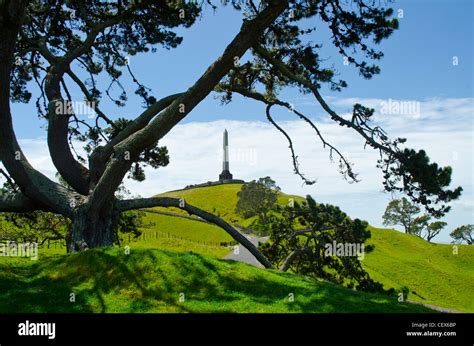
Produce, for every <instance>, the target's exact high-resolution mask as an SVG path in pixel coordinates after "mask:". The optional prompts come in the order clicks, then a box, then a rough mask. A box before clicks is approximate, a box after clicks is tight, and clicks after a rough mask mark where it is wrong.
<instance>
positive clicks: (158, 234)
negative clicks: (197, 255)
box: [121, 230, 239, 247]
mask: <svg viewBox="0 0 474 346" xmlns="http://www.w3.org/2000/svg"><path fill="white" fill-rule="evenodd" d="M159 238H167V239H178V240H181V241H187V242H190V243H194V244H200V245H206V246H221V247H229V246H235V245H238V244H239V243H238V242H237V241H235V240H232V241H225V242H211V241H203V240H195V239H190V238H185V237H181V236H178V235H176V234H172V233H168V232H162V231H150V230H148V231H145V232H142V234H141V235H140V236H138V237H135V236H134V235H132V234H126V235H123V236H122V239H121V242H122V243H124V244H130V243H134V242H138V241H147V240H156V239H159Z"/></svg>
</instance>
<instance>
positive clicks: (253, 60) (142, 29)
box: [0, 0, 462, 266]
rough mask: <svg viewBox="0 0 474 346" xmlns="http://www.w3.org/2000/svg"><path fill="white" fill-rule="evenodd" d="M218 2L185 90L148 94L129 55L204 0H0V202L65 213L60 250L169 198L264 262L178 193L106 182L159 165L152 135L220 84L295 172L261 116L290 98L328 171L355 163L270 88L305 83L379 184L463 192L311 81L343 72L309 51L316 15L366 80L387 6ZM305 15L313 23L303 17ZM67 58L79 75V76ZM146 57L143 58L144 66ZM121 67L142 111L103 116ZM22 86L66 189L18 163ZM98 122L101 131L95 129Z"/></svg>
mask: <svg viewBox="0 0 474 346" xmlns="http://www.w3.org/2000/svg"><path fill="white" fill-rule="evenodd" d="M215 2H216V3H217V1H215ZM220 3H222V6H226V5H231V6H233V7H234V8H235V10H237V11H240V13H241V14H242V17H243V23H242V26H241V28H240V30H239V31H238V32H237V33H236V35H235V37H234V38H233V39H232V40H231V41H230V42H229V43H228V44H227V46H226V48H225V49H224V51H223V53H222V54H221V55H220V56H219V57H216V59H215V60H214V62H213V63H212V64H211V65H210V66H209V67H208V69H207V70H206V71H205V72H204V73H203V74H202V75H201V76H200V77H199V78H198V79H197V80H196V82H195V83H194V84H193V85H191V86H185V87H184V88H183V90H185V91H182V92H177V93H176V94H172V95H168V96H164V97H161V98H156V97H154V96H152V91H151V90H150V89H149V88H147V87H146V86H145V85H143V84H142V83H140V82H139V80H138V79H137V78H136V76H135V75H134V74H133V71H132V69H131V67H130V65H129V64H128V63H127V62H128V57H133V56H135V55H136V54H141V53H147V52H150V51H151V53H154V52H155V51H156V50H157V49H158V47H164V48H166V49H172V48H175V47H177V46H178V45H179V44H180V43H181V41H182V38H181V37H180V36H178V35H177V34H176V32H175V29H176V28H177V27H179V26H183V27H189V26H191V25H193V24H194V23H195V21H196V19H197V18H199V17H200V16H201V15H203V14H204V12H203V10H204V9H205V8H206V7H209V6H210V7H212V8H214V9H216V8H217V6H216V5H215V4H214V1H213V0H207V1H201V2H197V1H192V2H191V1H189V2H188V1H172V0H170V1H155V0H141V1H136V0H122V1H117V2H112V1H101V0H78V1H70V0H38V1H26V0H2V1H0V8H1V12H0V124H1V126H0V159H1V161H2V164H3V166H4V167H5V169H6V173H7V176H8V179H12V180H13V181H15V183H16V184H17V185H18V186H19V187H20V190H19V191H18V192H17V193H16V194H15V195H14V196H8V197H5V198H2V199H1V200H0V211H8V212H27V211H34V210H43V211H51V212H54V213H57V214H61V215H64V216H65V217H68V218H69V219H71V220H72V231H71V234H72V240H71V245H70V247H69V251H71V252H75V251H81V250H84V249H87V248H94V247H100V246H107V245H112V244H113V243H114V234H115V230H116V228H117V225H118V218H119V213H120V212H123V211H126V210H131V209H138V208H144V207H154V206H161V207H179V208H181V209H183V210H186V211H187V212H189V213H193V214H196V215H198V216H200V217H202V218H204V219H206V220H207V221H209V222H213V223H215V224H216V225H218V226H220V227H222V228H223V229H224V230H226V231H227V232H228V233H229V234H230V235H231V236H232V237H233V238H234V239H235V240H237V241H238V242H240V243H241V244H242V245H243V246H244V247H246V248H247V249H249V251H251V253H252V254H254V255H255V256H256V257H257V259H258V260H260V261H261V262H262V263H263V264H264V265H265V266H271V264H270V263H269V262H268V261H267V260H266V258H265V257H264V256H263V255H262V254H261V253H260V252H259V251H258V250H257V249H256V247H255V246H254V245H253V244H252V243H251V242H250V241H249V240H248V239H247V238H245V237H244V236H242V235H241V234H240V233H239V232H237V231H236V230H235V229H234V228H233V227H232V226H230V225H229V224H227V223H226V222H224V221H223V220H222V219H220V218H217V217H216V216H214V215H212V214H210V213H208V212H206V211H204V210H201V209H199V208H196V207H193V206H191V205H189V204H187V203H183V201H180V200H179V199H171V198H149V199H146V198H143V199H129V200H117V198H116V197H115V195H114V194H115V191H116V190H117V188H118V187H119V186H120V184H121V182H122V180H123V179H124V178H125V177H126V175H127V172H128V173H129V174H130V172H133V169H136V171H137V174H136V175H135V176H136V177H137V178H139V179H143V178H145V177H144V176H143V174H142V173H143V171H142V170H140V167H142V165H143V164H149V165H151V166H153V167H156V166H159V165H160V163H159V162H160V161H161V160H160V159H158V157H162V158H163V156H162V154H164V152H163V149H161V150H160V149H159V148H160V147H158V141H159V140H161V139H162V138H163V137H164V136H166V135H167V133H168V132H169V131H170V130H171V129H172V128H173V127H174V126H175V125H176V124H178V123H179V122H180V121H181V120H182V119H184V118H185V117H186V116H187V115H188V114H189V113H190V112H191V111H192V110H193V109H194V107H196V106H197V105H198V104H199V103H200V102H201V101H202V100H203V99H204V98H206V97H207V96H208V95H209V94H210V93H211V92H213V91H215V92H219V93H221V95H222V99H223V101H224V102H231V101H232V97H233V95H234V94H240V95H243V96H245V97H247V98H249V99H252V100H255V101H258V102H262V103H264V104H265V105H266V116H267V118H268V120H269V121H270V123H271V124H273V125H274V126H275V128H276V129H277V130H278V131H280V132H281V133H282V134H283V135H284V136H285V138H286V139H287V140H288V143H289V146H290V152H291V155H292V159H293V168H294V170H295V173H296V174H298V175H299V176H300V177H301V178H302V179H303V181H304V182H305V183H307V184H311V183H313V182H314V181H313V180H310V179H307V178H306V177H305V176H304V175H303V174H302V173H301V172H300V170H299V166H298V161H297V155H296V154H295V151H294V148H293V144H292V140H291V137H290V136H289V135H288V134H287V133H286V132H285V130H284V129H283V128H282V127H281V126H279V125H278V124H277V123H276V122H275V120H274V119H273V117H272V114H271V111H272V110H273V108H274V107H277V106H280V107H286V108H288V109H291V110H292V111H293V112H294V113H293V114H295V115H296V116H298V117H299V118H301V119H302V120H304V121H306V122H307V123H308V125H309V126H310V127H312V129H314V131H315V138H317V139H319V140H320V141H321V143H322V144H323V146H324V147H325V148H328V149H329V154H330V157H331V158H333V157H334V156H335V157H336V158H337V159H338V160H339V167H340V171H341V173H342V174H344V176H345V177H347V178H348V179H350V180H353V181H356V180H357V178H356V177H357V175H356V173H355V172H354V171H353V168H352V165H351V163H350V162H349V161H348V160H347V159H346V158H345V157H344V156H343V155H342V154H341V150H339V149H338V148H336V147H334V146H333V145H332V144H331V143H329V142H327V141H326V139H325V138H324V136H323V133H322V132H321V131H320V130H319V128H318V127H317V126H316V125H315V124H314V123H313V122H312V121H311V120H310V118H309V117H307V116H306V115H304V114H302V113H301V112H299V111H298V110H295V109H293V108H292V107H291V105H290V104H289V103H287V102H285V101H283V100H280V99H279V98H278V95H279V92H280V90H282V89H285V88H292V87H293V88H298V90H300V91H301V92H303V93H309V94H311V95H313V96H314V99H315V102H316V103H318V104H319V105H321V106H322V107H323V109H324V110H325V111H326V113H327V114H328V116H329V119H330V120H331V121H332V122H333V123H334V124H335V125H341V126H345V127H347V128H349V129H352V130H354V131H356V132H357V133H358V134H359V135H360V136H361V137H362V140H363V142H364V144H365V145H368V146H369V147H372V148H374V149H375V150H377V151H379V153H380V157H381V159H380V160H379V162H378V167H380V169H381V170H382V172H383V174H384V187H385V189H386V190H387V191H394V190H396V191H402V190H403V191H405V192H406V193H407V194H408V196H410V198H412V200H414V201H415V202H417V203H421V204H422V205H424V206H425V208H426V209H427V211H429V212H430V213H432V214H437V215H442V214H444V213H445V212H447V210H449V207H448V206H446V203H447V202H449V201H451V200H453V199H456V198H458V197H459V195H460V193H461V190H462V189H461V188H460V187H458V188H455V189H453V190H450V189H449V188H448V187H449V184H450V181H451V168H450V167H443V168H441V167H439V166H438V165H437V164H436V163H430V161H429V158H428V156H427V155H426V153H425V152H424V151H423V150H420V151H415V150H412V149H409V148H401V147H400V146H401V145H402V144H404V143H405V142H406V140H405V139H403V138H397V139H394V140H390V139H389V137H388V135H387V134H386V133H385V132H384V131H383V130H382V129H381V128H380V127H378V126H372V125H371V123H370V120H371V116H372V115H373V113H374V110H373V109H369V108H367V107H364V106H363V105H360V104H355V105H354V107H353V111H352V118H350V119H346V118H345V117H343V116H341V115H339V114H337V113H336V112H334V111H333V110H332V109H331V107H330V106H329V104H328V103H326V101H325V100H324V98H323V97H322V96H321V88H322V86H323V85H326V86H328V87H329V88H330V89H331V90H333V91H339V90H341V89H342V88H345V87H346V86H347V83H346V82H345V81H342V80H336V76H337V73H336V71H335V70H334V69H333V68H331V67H330V66H331V64H329V65H328V66H329V67H327V66H324V64H325V61H324V60H323V59H320V54H322V53H323V52H322V49H323V47H322V45H320V44H315V43H313V42H314V39H313V37H312V36H311V35H312V34H313V33H314V30H315V28H316V27H318V30H319V27H321V26H326V27H328V28H329V30H330V31H331V33H332V39H331V40H332V43H333V45H334V46H336V47H337V49H338V51H339V53H340V54H341V55H342V56H343V57H344V59H346V60H347V61H348V63H349V64H350V65H352V66H354V67H355V68H357V69H358V70H359V72H360V74H361V75H362V77H364V78H371V77H372V76H373V75H375V74H377V73H379V72H380V68H379V67H378V66H377V65H376V64H375V63H372V61H377V60H378V59H381V58H382V56H383V53H382V52H380V51H377V50H376V49H374V48H372V47H371V46H372V45H374V46H375V45H376V44H378V43H380V42H381V41H382V40H383V39H386V38H387V37H389V36H390V35H391V34H392V32H393V31H394V30H395V29H396V28H397V27H398V22H397V20H396V19H395V18H393V10H392V9H390V8H387V7H386V6H385V5H384V4H382V3H377V2H375V3H374V2H373V1H369V0H356V1H354V2H351V3H347V2H345V1H340V0H335V1H305V0H291V1H290V0H266V1H259V2H258V4H256V3H255V1H252V0H250V1H247V2H240V1H230V0H224V1H222V2H220ZM202 20H205V18H203V19H202ZM303 22H304V24H303ZM306 23H315V24H314V27H304V28H303V25H304V26H306ZM246 53H247V55H245V58H244V54H246ZM357 53H361V54H357ZM352 55H353V56H354V57H357V58H354V57H353V56H352ZM78 67H80V68H82V70H83V73H84V74H86V75H87V78H84V77H81V75H80V74H78V72H77V69H78ZM159 68H161V66H153V67H152V68H151V69H150V73H153V69H159ZM163 68H169V67H168V66H164V67H163ZM124 72H125V73H126V74H128V75H130V76H131V78H132V80H133V82H134V83H135V84H136V90H135V93H136V94H137V95H138V96H140V97H141V98H142V99H143V104H144V107H145V110H144V111H143V112H141V113H140V114H139V115H137V116H136V117H135V118H134V119H133V120H131V121H127V122H124V121H122V124H121V125H120V124H117V122H116V121H113V120H111V119H110V117H109V115H107V114H105V112H104V111H103V110H102V109H103V108H102V106H101V105H102V103H104V102H107V99H106V100H105V101H104V98H103V96H104V95H106V96H107V98H108V99H109V102H112V103H113V104H114V105H116V106H119V107H120V106H123V105H124V104H125V103H126V102H127V95H128V93H127V91H128V92H129V90H125V88H124V87H123V84H122V83H120V80H121V78H122V77H123V75H124ZM99 77H100V78H101V80H102V81H106V80H107V79H109V80H110V85H109V87H107V88H101V85H102V84H103V83H97V82H96V81H97V78H99ZM30 81H31V83H30ZM35 85H36V89H34V90H35V92H36V93H37V94H38V95H39V96H38V99H37V100H36V105H37V108H38V115H39V116H40V117H42V118H43V119H44V120H45V122H46V123H47V140H48V147H49V151H50V156H51V159H52V162H53V163H54V165H55V167H56V169H57V171H58V172H59V174H60V175H61V176H62V177H63V178H64V179H65V180H66V181H67V183H68V184H69V186H71V187H72V190H70V189H67V188H65V187H63V186H61V185H60V184H58V183H56V182H54V181H52V180H51V179H49V178H48V177H46V176H45V175H43V174H42V173H40V172H39V171H38V170H36V169H35V168H34V167H33V166H32V165H31V164H30V162H29V161H28V160H27V158H26V157H25V155H24V154H23V152H22V150H21V148H20V146H19V144H18V141H17V138H16V135H15V132H14V130H13V125H12V113H11V109H10V103H11V102H29V101H30V100H31V98H32V96H33V91H34V90H33V88H34V86H35ZM72 87H75V88H78V89H79V90H80V91H81V92H82V93H83V95H84V98H85V100H86V101H87V104H88V105H90V107H91V108H92V109H93V110H94V112H95V119H94V120H95V121H90V122H88V121H85V120H83V119H80V118H79V117H78V116H77V115H76V114H75V112H74V107H72V106H71V104H72V102H74V100H72V97H71V93H70V92H69V90H70V89H71V88H72ZM112 87H116V88H119V89H121V90H122V91H121V93H120V94H119V95H118V96H117V95H114V94H113V92H112ZM104 128H113V130H114V131H108V132H105V133H104ZM110 133H114V135H110ZM72 138H78V139H82V140H85V141H86V142H87V143H85V147H86V149H88V153H87V158H81V157H79V156H78V155H77V154H76V153H75V150H74V148H73V146H72V141H71V139H72ZM161 163H163V164H164V162H163V161H161ZM133 175H134V174H133V173H132V176H133Z"/></svg>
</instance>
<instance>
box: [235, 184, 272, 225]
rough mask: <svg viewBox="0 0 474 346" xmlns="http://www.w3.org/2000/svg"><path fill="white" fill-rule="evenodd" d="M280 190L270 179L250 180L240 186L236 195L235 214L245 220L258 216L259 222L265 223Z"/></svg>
mask: <svg viewBox="0 0 474 346" xmlns="http://www.w3.org/2000/svg"><path fill="white" fill-rule="evenodd" d="M278 191H280V188H279V187H278V186H277V185H276V183H275V181H274V180H272V179H271V178H270V177H265V178H260V179H258V180H257V181H256V180H252V181H251V182H248V183H246V184H244V185H242V188H241V190H240V191H239V192H238V193H237V197H238V198H239V200H238V201H237V206H236V212H237V213H240V214H242V215H243V216H244V217H245V218H249V217H252V216H256V215H257V216H258V218H259V222H260V223H261V224H263V225H265V224H266V223H267V214H268V212H269V211H270V210H271V209H272V208H273V207H274V206H275V204H276V202H277V199H278Z"/></svg>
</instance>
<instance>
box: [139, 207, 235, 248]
mask: <svg viewBox="0 0 474 346" xmlns="http://www.w3.org/2000/svg"><path fill="white" fill-rule="evenodd" d="M143 222H144V223H145V224H148V223H150V222H151V223H154V226H153V227H152V228H151V229H150V230H151V231H155V230H156V231H159V232H165V233H169V234H173V235H176V236H180V237H184V238H187V239H190V240H195V241H203V242H212V243H220V242H229V241H231V240H233V239H232V237H231V236H230V235H229V234H228V233H226V232H225V231H223V230H222V228H219V227H217V226H214V225H211V224H206V223H204V222H197V221H193V220H187V219H183V218H180V217H173V216H166V215H159V214H153V213H145V216H144V218H143ZM144 232H147V230H144Z"/></svg>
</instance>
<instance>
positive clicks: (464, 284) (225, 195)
mask: <svg viewBox="0 0 474 346" xmlns="http://www.w3.org/2000/svg"><path fill="white" fill-rule="evenodd" d="M240 188H241V185H240V184H229V185H219V186H213V187H202V188H196V189H190V190H182V191H176V192H170V193H165V194H162V195H163V196H169V197H179V198H185V199H186V201H187V202H188V203H191V204H194V205H196V206H198V207H200V208H203V209H205V210H208V211H210V212H213V213H216V214H218V215H220V216H221V217H224V218H225V219H227V220H228V221H229V220H231V219H236V220H238V222H239V223H240V224H243V225H248V224H249V223H250V222H251V221H252V220H242V219H241V218H240V216H239V215H236V214H235V205H236V204H237V192H238V191H239V190H240ZM289 198H294V199H295V200H296V201H301V200H302V197H298V196H289V195H285V194H283V193H282V194H281V195H280V197H279V203H282V204H284V203H287V202H288V199H289ZM163 218H164V219H168V222H169V224H168V228H169V229H173V224H174V223H175V222H178V221H177V220H176V219H179V218H172V217H167V216H163ZM190 222H192V221H190ZM202 226H204V227H205V229H203V230H202V231H203V233H209V234H212V236H216V234H222V236H223V237H226V236H227V234H226V233H225V232H224V231H223V230H220V229H215V228H213V229H212V230H211V226H208V225H205V224H202V225H201V227H202ZM371 230H372V238H371V239H370V241H369V242H368V243H369V244H373V245H375V250H374V251H373V252H372V253H369V254H366V259H365V260H364V261H363V265H364V267H365V268H366V269H367V271H368V272H369V273H370V274H371V276H372V277H373V278H374V279H375V280H377V281H379V282H381V283H383V284H384V286H385V287H386V288H391V287H393V288H400V287H402V286H407V287H408V288H409V290H410V294H409V297H408V298H409V299H410V300H413V301H417V302H422V303H427V304H433V305H437V306H440V307H444V308H448V309H454V310H457V311H463V312H474V294H473V293H472V292H474V247H473V246H468V245H460V246H459V254H458V255H453V251H452V250H453V247H452V245H448V244H432V243H428V242H427V241H425V240H423V239H420V238H419V237H417V236H414V235H406V234H403V233H400V232H398V231H394V230H384V229H375V228H371ZM189 233H190V232H188V231H186V230H185V229H184V230H183V228H182V227H176V228H174V234H176V235H178V236H179V235H184V234H189ZM198 234H201V233H199V232H195V233H194V235H198ZM194 235H193V239H196V238H195V237H194ZM413 292H415V293H413Z"/></svg>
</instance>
